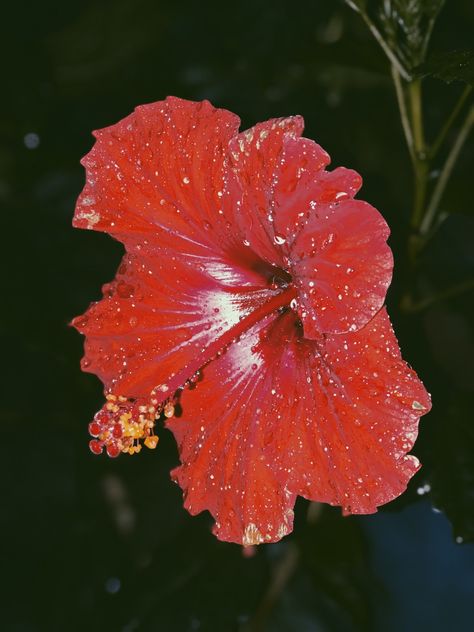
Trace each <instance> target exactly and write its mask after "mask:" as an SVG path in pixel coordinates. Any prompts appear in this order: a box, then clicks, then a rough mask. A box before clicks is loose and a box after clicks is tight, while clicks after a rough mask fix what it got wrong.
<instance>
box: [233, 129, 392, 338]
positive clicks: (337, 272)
mask: <svg viewBox="0 0 474 632" xmlns="http://www.w3.org/2000/svg"><path fill="white" fill-rule="evenodd" d="M301 132H302V119H301V118H300V117H290V118H288V119H275V120H271V121H267V122H266V123H262V124H260V125H257V126H255V127H254V128H251V129H250V130H248V131H247V132H243V133H242V134H239V135H238V136H237V137H236V138H235V139H233V140H231V142H230V148H231V153H232V157H233V160H232V164H233V169H234V172H235V174H236V176H235V180H234V181H232V179H230V180H229V182H230V184H229V185H228V187H229V189H230V190H233V191H234V192H236V191H238V190H241V191H242V207H241V208H239V209H238V210H239V215H238V217H237V218H236V224H237V225H239V227H240V232H241V233H242V234H246V243H248V244H249V246H250V247H251V248H252V249H253V250H254V251H255V252H256V253H257V254H258V255H259V256H260V257H261V258H262V259H264V260H266V261H268V262H270V263H271V264H273V265H275V266H279V267H280V268H282V269H285V270H287V271H288V272H289V273H290V274H291V276H293V277H294V278H295V280H296V285H297V286H298V288H299V290H300V292H299V296H298V302H297V307H298V309H299V313H300V316H301V318H302V320H303V326H304V329H305V334H306V336H307V337H309V338H315V337H316V338H317V336H318V335H319V334H320V333H321V332H327V333H343V332H346V331H355V330H357V329H360V328H361V327H363V326H364V325H365V324H366V323H367V322H368V321H369V320H370V319H371V318H372V317H373V315H374V314H375V313H376V312H377V311H378V310H379V309H380V307H381V306H382V305H383V302H384V298H385V294H386V291H387V288H388V286H389V284H390V281H391V276H392V267H393V260H392V254H391V251H390V248H389V247H388V246H387V244H386V240H387V237H388V235H389V230H388V226H387V224H386V223H385V221H384V219H383V218H382V216H381V215H380V214H379V213H378V211H376V209H374V208H373V207H371V206H370V205H369V204H366V203H364V202H359V201H357V202H355V201H354V200H353V197H354V195H355V194H356V193H357V191H358V190H359V188H360V186H361V183H362V179H361V177H360V176H359V174H358V173H356V172H355V171H352V170H350V169H345V168H342V167H339V168H338V169H335V170H334V171H331V172H328V171H326V170H325V167H326V166H327V164H328V163H329V156H328V154H327V153H326V152H325V151H324V150H323V149H322V148H321V147H320V146H319V145H317V144H316V143H315V142H314V141H311V140H308V139H306V138H300V137H299V136H300V134H301ZM239 218H240V219H239ZM361 297H362V298H361Z"/></svg>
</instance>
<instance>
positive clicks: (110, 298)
mask: <svg viewBox="0 0 474 632" xmlns="http://www.w3.org/2000/svg"><path fill="white" fill-rule="evenodd" d="M159 253H160V256H157V252H156V250H155V249H154V248H150V247H147V246H143V247H141V249H140V250H139V251H137V250H135V252H132V253H131V254H128V255H126V256H125V258H124V260H123V261H122V264H121V266H120V267H119V270H118V273H117V277H116V278H115V280H114V281H113V282H112V283H109V284H107V285H105V286H104V288H103V292H104V298H103V299H102V300H101V301H99V302H97V303H93V304H92V305H91V306H90V307H89V309H88V310H87V312H86V313H85V314H84V315H83V316H79V317H78V318H76V319H74V320H73V322H72V324H73V325H74V326H75V327H76V328H77V329H78V330H79V331H80V332H81V333H83V334H85V335H86V336H87V339H86V344H85V356H84V358H83V361H82V368H83V369H84V370H85V371H88V372H91V373H95V374H96V375H98V376H99V377H100V379H101V380H102V382H103V383H104V386H105V389H106V391H113V392H114V393H116V394H121V395H126V396H127V397H147V396H149V394H150V392H151V390H152V389H153V388H155V387H156V386H157V385H161V386H163V385H167V384H169V383H170V381H171V380H172V379H173V378H175V377H176V375H177V374H181V373H182V372H183V370H185V369H186V367H189V369H188V373H187V375H186V376H185V377H184V378H183V379H182V382H181V383H177V384H175V385H174V386H171V385H170V386H169V388H170V391H171V390H174V389H176V388H178V387H179V386H181V385H182V383H184V382H185V381H186V379H187V378H190V377H192V375H193V374H194V372H195V371H196V370H197V369H199V368H200V366H201V365H202V364H205V363H206V362H207V361H208V360H209V359H210V357H209V347H210V346H211V345H214V346H215V342H216V339H222V343H221V346H222V347H224V346H225V345H226V338H225V336H226V333H228V332H229V331H231V330H232V328H233V327H235V326H236V325H237V324H238V323H239V322H241V321H242V320H243V319H244V318H245V317H247V316H249V314H251V313H252V312H254V311H255V310H256V309H258V308H259V306H260V305H261V304H262V302H263V303H264V302H265V301H266V300H268V299H270V298H271V297H272V296H274V295H276V294H277V293H276V292H275V291H274V290H272V289H271V288H267V289H265V288H263V289H260V288H258V287H257V288H256V287H255V286H254V281H255V278H256V275H254V274H253V273H252V272H251V271H250V272H249V273H248V274H247V275H246V274H245V273H244V271H243V270H242V271H240V272H239V270H238V268H235V267H232V266H230V265H228V266H227V267H226V266H225V263H224V262H222V261H220V260H217V261H213V259H212V256H211V255H210V256H209V259H208V260H207V261H206V263H197V261H196V258H195V257H193V256H191V255H189V253H184V252H180V251H177V250H175V249H174V248H173V245H172V244H169V245H168V246H162V247H161V248H160V251H159ZM254 277H255V278H254ZM232 282H233V283H234V284H235V285H236V287H233V286H232ZM230 341H231V339H229V340H228V341H227V342H230ZM200 358H201V359H200ZM170 394H171V392H170Z"/></svg>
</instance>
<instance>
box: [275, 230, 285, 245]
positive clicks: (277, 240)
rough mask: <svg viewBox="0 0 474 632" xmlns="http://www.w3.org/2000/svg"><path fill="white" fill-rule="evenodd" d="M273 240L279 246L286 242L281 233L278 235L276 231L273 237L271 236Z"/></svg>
mask: <svg viewBox="0 0 474 632" xmlns="http://www.w3.org/2000/svg"><path fill="white" fill-rule="evenodd" d="M273 241H274V242H275V243H276V244H278V245H279V246H281V245H282V244H284V243H285V242H286V239H285V237H283V235H279V234H278V233H275V237H274V238H273Z"/></svg>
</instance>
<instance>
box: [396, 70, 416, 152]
mask: <svg viewBox="0 0 474 632" xmlns="http://www.w3.org/2000/svg"><path fill="white" fill-rule="evenodd" d="M391 70H392V78H393V83H394V85H395V93H396V95H397V102H398V109H399V110H400V118H401V120H402V127H403V133H404V134H405V140H406V143H407V146H408V151H409V152H410V157H411V160H412V163H414V162H415V152H414V145H413V134H412V132H411V127H410V120H409V118H408V112H407V105H406V100H405V94H404V91H403V86H402V81H401V79H400V73H399V72H398V70H397V69H396V68H395V66H393V65H392V66H391Z"/></svg>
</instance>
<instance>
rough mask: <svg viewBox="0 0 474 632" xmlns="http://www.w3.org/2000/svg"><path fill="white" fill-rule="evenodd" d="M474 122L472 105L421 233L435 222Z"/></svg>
mask: <svg viewBox="0 0 474 632" xmlns="http://www.w3.org/2000/svg"><path fill="white" fill-rule="evenodd" d="M473 123H474V106H471V109H470V110H469V112H468V114H467V117H466V119H465V121H464V123H463V125H462V127H461V129H460V130H459V133H458V135H457V138H456V140H455V141H454V144H453V146H452V147H451V151H450V152H449V154H448V157H447V158H446V162H445V163H444V166H443V168H442V170H441V174H440V176H439V178H438V181H437V183H436V186H435V188H434V189H433V195H432V196H431V200H430V203H429V205H428V208H427V209H426V213H425V214H424V217H423V221H422V223H421V226H420V233H421V234H422V235H426V234H427V233H428V232H429V230H430V228H431V225H432V223H433V220H434V218H435V216H436V212H437V210H438V207H439V203H440V202H441V199H442V197H443V193H444V191H445V189H446V185H447V183H448V180H449V178H450V176H451V173H452V170H453V168H454V165H455V164H456V160H457V159H458V156H459V154H460V152H461V149H462V148H463V145H464V143H465V142H466V140H467V137H468V136H469V132H470V131H471V127H472V125H473Z"/></svg>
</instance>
